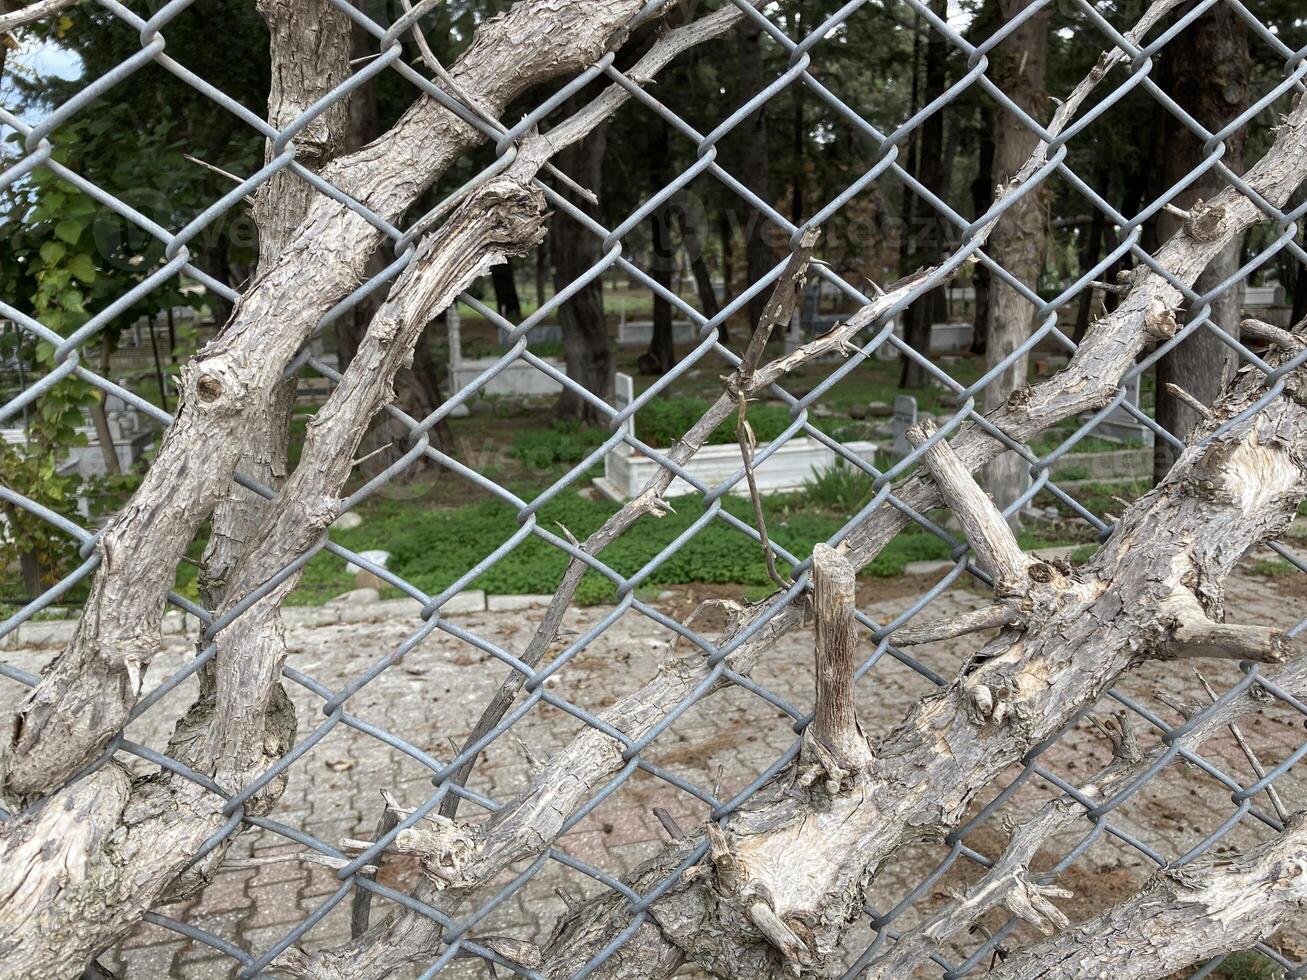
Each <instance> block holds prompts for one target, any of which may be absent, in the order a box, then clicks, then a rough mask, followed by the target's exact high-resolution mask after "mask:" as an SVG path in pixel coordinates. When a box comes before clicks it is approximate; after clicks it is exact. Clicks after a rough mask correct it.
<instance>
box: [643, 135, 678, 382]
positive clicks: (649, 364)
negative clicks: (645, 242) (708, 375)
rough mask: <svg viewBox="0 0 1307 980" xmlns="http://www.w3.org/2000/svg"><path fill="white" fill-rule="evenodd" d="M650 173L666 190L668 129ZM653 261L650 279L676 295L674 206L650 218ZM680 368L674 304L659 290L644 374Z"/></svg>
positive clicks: (655, 148) (656, 184) (668, 204)
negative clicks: (674, 289) (673, 243)
mask: <svg viewBox="0 0 1307 980" xmlns="http://www.w3.org/2000/svg"><path fill="white" fill-rule="evenodd" d="M650 152H651V156H652V158H653V159H652V163H651V164H650V168H649V172H650V177H651V179H652V182H653V189H654V190H655V191H657V190H658V189H660V188H662V187H664V186H665V185H666V183H667V180H668V175H669V171H670V169H671V168H670V160H669V159H668V153H669V147H668V142H667V129H666V127H662V126H660V127H658V130H657V132H656V133H655V134H654V145H653V147H652V148H651V151H650ZM649 241H650V246H649V247H650V250H651V259H650V262H649V275H650V276H651V277H652V278H653V280H654V282H656V283H658V285H659V286H661V287H662V288H663V289H664V290H666V291H667V292H672V291H673V290H672V274H673V273H674V272H675V271H676V251H675V250H674V249H673V247H672V205H671V201H670V199H669V200H667V201H664V202H663V203H662V204H660V205H659V206H658V207H657V208H655V209H654V211H653V213H652V214H651V215H649ZM675 365H676V343H675V338H674V336H673V334H672V304H671V303H670V302H669V301H668V300H667V298H666V297H665V296H664V295H663V294H662V293H660V292H658V291H657V290H654V293H653V332H652V334H651V336H650V338H649V350H648V351H646V352H645V354H644V356H643V357H641V358H640V370H641V371H642V372H643V373H646V374H666V373H667V372H668V371H670V370H671V369H672V368H673V367H675Z"/></svg>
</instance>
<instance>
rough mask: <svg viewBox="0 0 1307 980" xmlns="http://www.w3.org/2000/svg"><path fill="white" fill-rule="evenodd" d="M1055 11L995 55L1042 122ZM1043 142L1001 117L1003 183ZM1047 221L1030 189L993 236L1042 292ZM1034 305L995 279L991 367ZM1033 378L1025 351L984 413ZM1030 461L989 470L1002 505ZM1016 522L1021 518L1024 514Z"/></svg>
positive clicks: (998, 155)
mask: <svg viewBox="0 0 1307 980" xmlns="http://www.w3.org/2000/svg"><path fill="white" fill-rule="evenodd" d="M999 7H1000V10H1001V11H1002V14H1003V18H1004V19H1005V20H1009V21H1010V20H1011V19H1012V18H1013V17H1015V16H1016V15H1017V14H1019V13H1021V11H1022V10H1024V9H1025V4H1024V3H1021V2H1019V0H1000V4H999ZM1051 14H1052V11H1051V8H1048V7H1045V8H1044V9H1043V10H1041V11H1040V12H1039V13H1037V14H1035V15H1034V16H1032V17H1030V18H1029V19H1028V20H1026V21H1025V22H1024V23H1023V24H1022V25H1021V26H1020V27H1019V28H1018V29H1017V30H1016V31H1015V33H1013V35H1012V37H1011V39H1010V40H1009V42H1008V43H1007V44H1005V45H1003V47H1002V48H1001V49H999V50H997V51H995V52H994V58H995V81H996V82H997V83H998V85H999V87H1000V88H1002V89H1003V91H1004V92H1006V93H1007V95H1008V96H1009V97H1010V98H1011V99H1012V101H1013V102H1015V103H1016V104H1017V105H1018V106H1020V107H1021V108H1022V109H1023V110H1024V111H1025V112H1027V113H1029V114H1030V115H1031V116H1033V117H1034V118H1035V119H1039V120H1041V121H1042V120H1044V119H1046V118H1047V106H1048V93H1047V91H1046V85H1045V77H1046V75H1047V72H1048V24H1049V20H1050V18H1051ZM1038 143H1039V138H1038V137H1037V136H1035V134H1034V133H1032V132H1031V131H1030V129H1029V128H1028V127H1026V126H1025V125H1023V124H1022V123H1021V122H1019V121H1018V120H1017V119H1016V117H1015V116H1013V115H1012V114H1011V113H1009V112H1004V113H1003V114H1002V116H1001V120H1000V122H999V127H998V136H997V141H996V144H995V151H994V169H995V172H996V175H997V176H998V178H999V179H1000V180H1002V181H1007V180H1009V179H1011V177H1012V175H1013V174H1015V173H1016V172H1017V171H1018V170H1019V169H1020V167H1021V165H1022V164H1023V163H1024V162H1025V161H1026V159H1027V158H1028V157H1029V156H1030V154H1031V152H1032V151H1033V150H1034V149H1035V147H1036V146H1037V145H1038ZM1045 234H1046V232H1045V219H1044V204H1043V195H1042V194H1041V193H1040V192H1039V191H1035V192H1033V193H1030V194H1027V195H1026V196H1025V197H1023V198H1022V199H1021V200H1019V201H1018V202H1017V203H1016V204H1014V205H1013V206H1012V207H1011V208H1010V209H1009V210H1008V211H1007V212H1006V213H1005V214H1004V215H1003V217H1002V218H1000V219H999V222H998V224H997V226H995V228H994V234H993V237H992V238H991V239H990V248H989V254H990V256H991V257H992V258H993V259H994V260H995V261H996V262H998V263H999V264H1000V265H1001V266H1003V268H1004V269H1006V270H1007V271H1008V272H1010V273H1011V274H1012V275H1013V276H1015V277H1016V278H1017V279H1018V280H1019V281H1020V282H1022V283H1023V284H1024V285H1025V286H1026V287H1027V288H1029V289H1031V290H1035V289H1036V288H1037V287H1038V285H1039V274H1040V273H1041V272H1042V271H1043V268H1044V249H1045ZM1034 313H1035V307H1034V306H1032V305H1031V302H1030V300H1028V299H1026V297H1024V296H1022V295H1021V294H1020V293H1018V292H1017V291H1016V290H1015V289H1013V288H1012V287H1011V286H1009V285H1008V284H1007V283H1005V282H1003V281H1002V280H1000V279H999V278H998V277H997V276H994V277H992V278H991V280H990V296H989V331H988V332H989V339H988V341H987V342H986V350H985V362H986V365H987V366H988V367H990V368H993V367H995V366H996V365H998V364H1000V363H1001V362H1003V361H1004V360H1005V359H1006V358H1007V357H1008V356H1009V355H1010V354H1012V352H1013V351H1015V350H1016V349H1017V348H1018V347H1019V346H1020V345H1021V344H1022V343H1023V342H1024V341H1025V340H1026V339H1027V338H1028V337H1029V335H1030V331H1031V325H1032V322H1033V319H1034ZM1025 383H1026V357H1025V356H1024V355H1023V356H1021V357H1019V358H1017V359H1015V361H1013V363H1012V364H1011V365H1009V366H1008V367H1006V368H1005V369H1004V370H1003V372H1002V373H1001V374H999V376H998V377H997V378H995V379H994V380H993V381H992V382H991V383H990V385H989V387H988V388H986V389H985V410H986V411H993V410H994V409H996V408H998V407H999V406H1000V405H1002V404H1003V403H1004V402H1005V401H1007V399H1008V396H1009V395H1011V394H1012V393H1013V392H1014V391H1016V390H1017V389H1018V388H1020V387H1022V386H1023V385H1024V384H1025ZM1027 471H1028V464H1027V463H1026V462H1025V460H1023V459H1022V458H1021V457H1020V456H1019V455H1018V454H1017V453H1015V452H1012V451H1008V452H1005V453H1004V454H1003V455H1001V456H1000V457H999V458H998V459H997V460H995V461H994V463H992V464H991V465H990V467H989V469H988V470H987V471H986V474H985V487H986V489H987V490H989V492H990V493H991V494H992V495H993V497H994V500H995V502H996V503H998V505H999V507H1000V508H1004V509H1005V508H1007V507H1008V505H1010V504H1011V503H1012V502H1013V501H1014V500H1016V499H1017V498H1018V497H1019V496H1020V495H1021V493H1022V492H1023V491H1024V490H1025V488H1026V486H1027V484H1028V483H1029V476H1028V473H1027ZM1009 520H1010V521H1011V522H1012V523H1013V524H1014V525H1015V524H1017V523H1019V520H1018V515H1016V514H1013V515H1012V516H1011V517H1010V518H1009Z"/></svg>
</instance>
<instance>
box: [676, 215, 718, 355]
mask: <svg viewBox="0 0 1307 980" xmlns="http://www.w3.org/2000/svg"><path fill="white" fill-rule="evenodd" d="M690 203H691V202H690V201H688V200H682V201H681V202H680V203H679V204H678V205H677V206H675V207H673V208H672V212H673V214H674V215H675V216H676V221H677V224H678V225H679V226H680V231H681V242H682V244H683V245H684V246H685V258H686V261H687V262H688V263H689V265H690V271H691V272H692V273H693V274H694V288H695V290H696V292H697V293H698V295H699V306H700V307H701V312H702V313H703V315H704V316H705V317H707V318H708V319H709V320H711V319H712V318H713V317H715V316H716V315H717V314H718V313H720V312H721V304H720V303H719V302H718V300H717V290H716V289H715V288H714V287H713V282H712V270H711V269H709V268H708V260H707V259H706V258H705V257H704V253H703V239H702V238H700V237H699V228H698V220H699V219H698V215H697V214H694V213H691V212H690V209H689V206H688V205H689V204H690ZM717 336H718V338H719V339H720V340H721V342H722V343H723V344H724V343H726V324H725V323H724V322H723V323H721V324H720V325H719V326H718V328H717Z"/></svg>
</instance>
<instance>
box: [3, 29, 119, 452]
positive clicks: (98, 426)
mask: <svg viewBox="0 0 1307 980" xmlns="http://www.w3.org/2000/svg"><path fill="white" fill-rule="evenodd" d="M0 47H3V45H0ZM112 363H113V345H112V343H111V342H110V338H109V333H108V331H105V332H104V333H102V334H101V335H100V377H102V378H107V377H109V370H110V366H111V364H112ZM107 398H108V396H107V395H106V394H105V393H104V392H102V391H97V392H96V393H95V398H94V400H93V401H92V402H91V423H92V424H93V425H94V426H95V438H96V441H97V442H98V443H99V444H100V459H101V460H103V461H104V471H105V473H107V474H109V475H110V476H121V475H122V471H123V470H122V467H121V466H120V465H119V464H118V450H117V449H116V448H114V444H113V430H112V429H111V428H109V414H108V413H107V412H106V411H105V408H104V405H105V400H106V399H107Z"/></svg>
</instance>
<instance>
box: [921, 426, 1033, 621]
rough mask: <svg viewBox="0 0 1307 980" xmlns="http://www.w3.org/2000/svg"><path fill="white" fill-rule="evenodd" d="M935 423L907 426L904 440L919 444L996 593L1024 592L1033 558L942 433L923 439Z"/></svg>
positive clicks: (948, 504)
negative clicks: (941, 435) (938, 437)
mask: <svg viewBox="0 0 1307 980" xmlns="http://www.w3.org/2000/svg"><path fill="white" fill-rule="evenodd" d="M934 434H935V424H934V423H933V422H930V421H925V422H922V423H920V424H918V425H915V426H913V427H912V428H911V429H909V430H908V442H910V443H912V445H913V447H915V448H917V449H921V448H922V447H923V446H926V447H927V448H925V449H924V450H923V451H922V454H921V463H922V465H923V466H925V467H926V469H928V470H929V471H930V475H931V476H932V477H934V479H935V486H936V487H937V488H938V489H939V495H940V496H941V497H942V498H943V500H944V503H945V505H946V506H947V507H948V508H949V510H951V511H952V512H953V516H954V517H956V518H957V519H958V520H959V521H960V522H961V523H962V532H963V534H964V535H965V536H966V539H967V542H968V543H969V544H970V545H971V548H972V550H973V551H975V553H976V557H977V558H979V559H980V563H981V565H982V566H983V567H984V568H985V569H986V570H988V571H990V572H991V573H992V574H993V576H994V591H995V592H997V593H998V594H999V595H1000V596H1007V595H1020V594H1024V593H1025V591H1026V585H1027V575H1028V572H1029V571H1030V569H1031V567H1032V566H1033V565H1034V564H1035V562H1034V561H1033V560H1032V559H1031V558H1028V557H1027V556H1026V553H1025V552H1024V551H1022V550H1021V545H1019V544H1017V539H1016V535H1014V534H1013V533H1012V529H1011V528H1010V527H1009V526H1008V524H1007V521H1006V520H1005V519H1004V517H1003V514H1002V512H1001V511H1000V510H999V509H998V508H997V507H996V506H994V502H993V501H992V500H990V499H989V497H988V496H987V495H986V494H985V491H984V490H981V489H980V484H978V483H977V482H976V481H975V480H974V479H972V477H971V473H970V471H968V470H967V468H966V467H965V466H963V465H962V461H961V460H960V459H958V457H957V454H956V453H954V452H953V450H952V449H951V448H950V447H949V444H948V443H947V442H945V441H944V440H943V439H940V440H939V441H937V442H935V443H934V444H933V445H927V443H928V441H929V439H930V437H931V436H932V435H934Z"/></svg>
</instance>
